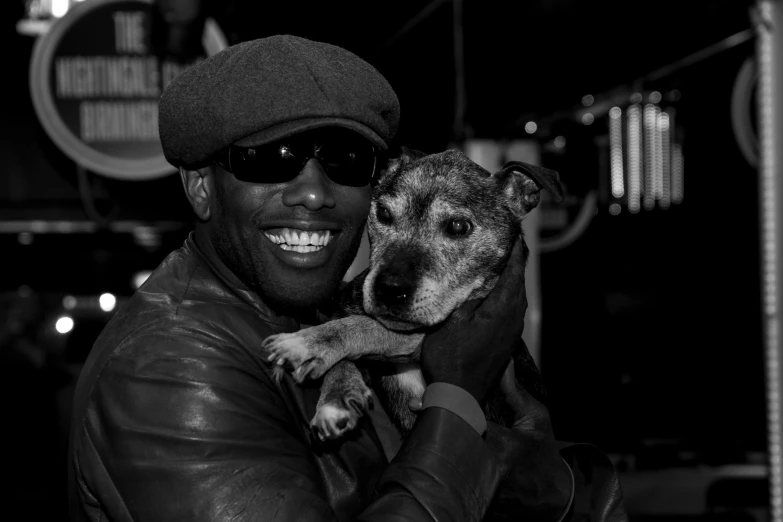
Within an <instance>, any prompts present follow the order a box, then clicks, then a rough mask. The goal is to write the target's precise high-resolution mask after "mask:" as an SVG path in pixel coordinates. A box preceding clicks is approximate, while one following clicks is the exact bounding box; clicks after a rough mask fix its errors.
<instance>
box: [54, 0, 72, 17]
mask: <svg viewBox="0 0 783 522" xmlns="http://www.w3.org/2000/svg"><path fill="white" fill-rule="evenodd" d="M69 4H70V2H69V0H52V16H55V17H57V18H60V17H62V16H64V15H65V13H67V12H68V5H69Z"/></svg>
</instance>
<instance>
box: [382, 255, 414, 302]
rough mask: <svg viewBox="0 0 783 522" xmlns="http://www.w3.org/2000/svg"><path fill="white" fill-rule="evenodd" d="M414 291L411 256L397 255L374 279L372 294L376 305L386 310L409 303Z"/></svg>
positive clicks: (412, 260)
mask: <svg viewBox="0 0 783 522" xmlns="http://www.w3.org/2000/svg"><path fill="white" fill-rule="evenodd" d="M415 291H416V265H415V263H414V259H413V257H412V256H408V255H399V256H396V257H395V258H394V259H392V261H391V262H390V263H389V264H388V265H387V266H386V267H384V268H383V269H382V270H381V272H380V273H379V274H378V275H377V276H376V278H375V284H374V285H373V294H374V297H375V303H376V305H380V306H383V307H385V308H387V309H395V308H397V309H398V308H400V307H403V306H405V305H407V304H408V303H410V301H411V299H412V297H413V293H414V292H415Z"/></svg>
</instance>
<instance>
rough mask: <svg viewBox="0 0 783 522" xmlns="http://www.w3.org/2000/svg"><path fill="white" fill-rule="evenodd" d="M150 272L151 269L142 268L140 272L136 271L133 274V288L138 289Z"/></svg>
mask: <svg viewBox="0 0 783 522" xmlns="http://www.w3.org/2000/svg"><path fill="white" fill-rule="evenodd" d="M151 273H152V271H151V270H142V271H141V272H136V273H135V274H133V281H132V284H133V289H134V290H138V289H139V287H140V286H141V285H143V284H144V281H146V280H147V278H148V277H149V276H150V274H151Z"/></svg>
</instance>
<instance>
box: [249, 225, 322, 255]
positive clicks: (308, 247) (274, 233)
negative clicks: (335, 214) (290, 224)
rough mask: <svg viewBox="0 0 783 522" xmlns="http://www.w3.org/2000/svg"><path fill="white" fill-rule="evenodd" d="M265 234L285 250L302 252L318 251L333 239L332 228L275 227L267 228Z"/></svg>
mask: <svg viewBox="0 0 783 522" xmlns="http://www.w3.org/2000/svg"><path fill="white" fill-rule="evenodd" d="M264 235H265V236H266V237H267V238H269V240H270V241H272V242H273V243H275V244H276V245H277V246H279V247H280V248H282V249H283V250H289V251H294V252H301V253H307V252H317V251H319V250H321V249H323V248H324V247H325V246H326V245H328V244H329V243H330V242H331V240H332V231H331V230H298V229H295V228H275V229H270V230H265V231H264Z"/></svg>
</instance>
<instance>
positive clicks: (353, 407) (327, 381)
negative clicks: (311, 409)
mask: <svg viewBox="0 0 783 522" xmlns="http://www.w3.org/2000/svg"><path fill="white" fill-rule="evenodd" d="M371 407H372V392H371V391H370V388H368V387H367V385H366V384H365V382H364V378H363V377H362V374H361V372H360V371H359V369H358V368H357V367H356V365H355V364H353V363H352V362H350V361H340V362H338V363H337V364H335V365H334V366H333V367H332V369H331V370H329V371H328V372H326V374H325V375H324V381H323V384H322V385H321V396H320V397H319V398H318V406H317V409H316V412H315V415H314V416H313V419H312V420H311V421H310V429H311V430H312V432H313V434H314V435H315V436H316V437H318V439H319V440H321V441H324V440H326V439H337V438H339V437H341V436H342V435H343V434H344V433H346V432H347V431H350V430H352V429H353V428H355V427H356V423H357V422H358V421H359V417H361V416H362V415H364V413H366V411H367V410H368V409H369V408H371Z"/></svg>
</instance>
